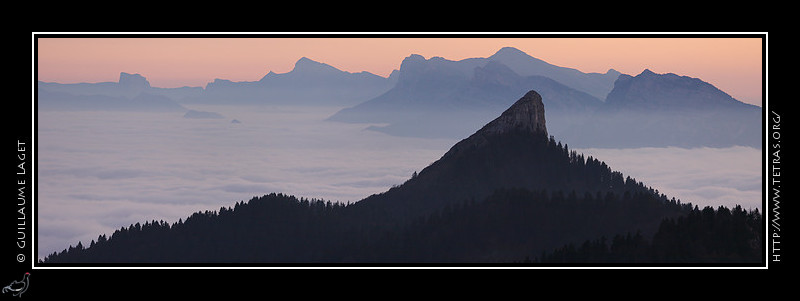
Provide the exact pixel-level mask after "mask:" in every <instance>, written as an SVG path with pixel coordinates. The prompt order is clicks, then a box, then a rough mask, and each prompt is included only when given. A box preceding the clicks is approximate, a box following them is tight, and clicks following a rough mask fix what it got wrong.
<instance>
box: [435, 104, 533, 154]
mask: <svg viewBox="0 0 800 301" xmlns="http://www.w3.org/2000/svg"><path fill="white" fill-rule="evenodd" d="M512 131H515V132H522V133H530V134H543V135H544V136H547V125H546V124H545V119H544V103H542V96H541V95H539V93H537V92H536V91H534V90H531V91H528V93H525V95H524V96H522V98H520V99H519V100H517V101H516V102H515V103H514V104H513V105H511V107H509V108H508V109H506V110H505V111H504V112H503V113H502V114H500V116H499V117H497V118H495V119H494V120H492V121H491V122H489V123H487V124H486V125H485V126H483V128H481V129H480V130H478V131H477V132H475V133H474V134H472V135H471V136H469V137H468V138H467V139H464V140H461V141H460V142H458V143H457V144H456V145H454V146H453V147H452V148H451V149H450V150H449V151H448V152H447V153H446V154H445V155H444V157H448V156H451V155H455V154H457V153H460V152H462V151H464V150H466V149H469V148H473V147H479V146H481V145H484V144H486V143H487V142H488V140H487V138H488V137H490V136H496V135H499V134H503V133H508V132H512Z"/></svg>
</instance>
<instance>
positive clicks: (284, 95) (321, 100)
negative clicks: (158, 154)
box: [184, 57, 394, 106]
mask: <svg viewBox="0 0 800 301" xmlns="http://www.w3.org/2000/svg"><path fill="white" fill-rule="evenodd" d="M393 84H394V78H392V77H391V76H390V77H389V78H384V77H381V76H378V75H375V74H372V73H369V72H366V71H364V72H359V73H350V72H346V71H341V70H339V69H336V68H334V67H333V66H330V65H328V64H324V63H319V62H316V61H313V60H311V59H309V58H306V57H303V58H301V59H299V60H298V61H297V62H296V63H295V66H294V68H293V69H292V70H291V71H289V72H287V73H274V72H272V71H270V72H269V73H267V75H265V76H264V77H262V78H261V79H260V80H258V81H253V82H234V81H229V80H223V79H216V80H214V82H211V83H209V84H208V85H206V88H205V89H204V90H203V93H200V94H199V95H196V96H193V97H187V98H186V99H184V101H185V102H187V103H203V104H250V105H253V104H255V105H287V104H288V105H326V106H351V105H356V104H358V103H361V102H363V101H366V100H368V99H370V98H372V97H375V96H377V95H380V94H381V93H383V92H385V91H386V90H388V89H389V88H391V86H392V85H393Z"/></svg>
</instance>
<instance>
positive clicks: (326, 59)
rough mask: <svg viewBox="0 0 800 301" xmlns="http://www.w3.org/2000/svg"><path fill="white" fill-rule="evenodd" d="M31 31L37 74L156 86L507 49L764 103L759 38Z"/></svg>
mask: <svg viewBox="0 0 800 301" xmlns="http://www.w3.org/2000/svg"><path fill="white" fill-rule="evenodd" d="M119 36H120V37H121V38H105V37H96V38H74V37H65V38H61V37H58V36H50V37H48V38H38V39H37V42H38V45H37V46H38V52H37V53H36V59H37V60H38V70H37V73H38V74H37V76H38V78H37V80H40V81H47V82H60V83H78V82H90V83H92V82H116V81H117V80H118V78H119V73H120V72H128V73H139V74H141V75H143V76H145V77H146V78H147V79H148V81H150V84H151V85H152V86H154V87H163V88H172V87H181V86H195V87H205V85H206V84H207V83H209V82H211V81H213V80H214V79H215V78H220V79H228V80H233V81H255V80H259V79H260V78H261V77H263V76H264V75H266V74H267V73H268V72H269V71H273V72H276V73H284V72H288V71H290V70H291V69H292V67H293V66H294V63H295V62H296V61H297V60H298V59H300V58H301V57H308V58H310V59H312V60H315V61H318V62H323V63H327V64H329V65H331V66H333V67H336V68H338V69H340V70H344V71H349V72H361V71H368V72H372V73H375V74H378V75H381V76H387V75H388V74H389V73H391V71H392V70H394V69H398V68H399V67H400V63H401V62H402V60H403V58H405V57H407V56H408V55H410V54H420V55H422V56H424V57H425V58H430V57H433V56H440V57H444V58H446V59H449V60H461V59H465V58H471V57H488V56H491V55H492V54H494V53H495V52H497V50H499V49H500V48H502V47H506V46H510V47H515V48H517V49H520V50H522V51H523V52H525V53H527V54H529V55H531V56H533V57H536V58H539V59H542V60H544V61H546V62H548V63H551V64H554V65H558V66H562V67H570V68H575V69H578V70H580V71H583V72H601V73H604V72H606V71H607V70H608V69H610V68H613V69H616V70H618V71H620V72H622V73H626V74H630V75H637V74H639V73H641V72H642V70H644V69H650V70H652V71H653V72H656V73H675V74H678V75H685V76H691V77H697V78H700V79H702V80H704V81H706V82H709V83H711V84H713V85H715V86H716V87H717V88H719V89H721V90H723V91H725V92H727V93H728V94H730V95H731V96H733V97H734V98H736V99H738V100H740V101H743V102H747V103H753V104H757V105H761V101H762V100H761V98H762V59H763V54H762V39H761V38H760V37H758V36H754V37H745V38H742V37H738V36H734V35H731V36H730V37H728V36H726V35H717V36H714V37H704V36H702V35H696V36H693V35H684V37H685V38H671V37H659V36H658V35H650V36H651V37H648V38H640V37H638V36H631V37H625V36H624V35H622V37H620V35H617V36H615V37H614V38H608V37H605V36H600V35H598V36H587V35H581V36H579V37H570V36H569V35H559V36H557V37H556V36H550V37H548V35H536V36H535V37H523V38H516V37H515V38H506V37H499V36H497V35H495V36H492V35H471V36H464V37H461V36H458V35H455V37H453V36H449V37H439V36H431V35H427V36H426V35H424V34H421V35H417V36H418V37H419V38H417V37H414V38H407V37H402V38H397V37H392V35H388V34H387V35H382V36H381V37H377V38H376V37H373V36H369V37H355V38H339V37H337V36H336V35H328V37H326V38H316V37H311V38H306V37H297V36H294V37H290V38H262V37H260V36H259V37H257V36H253V37H246V38H238V37H234V36H231V37H224V38H216V39H214V38H206V37H205V36H202V35H198V36H197V37H196V38H195V37H191V36H190V37H189V38H186V37H184V38H168V37H161V38H158V35H153V36H154V37H156V38H133V37H125V36H124V35H119Z"/></svg>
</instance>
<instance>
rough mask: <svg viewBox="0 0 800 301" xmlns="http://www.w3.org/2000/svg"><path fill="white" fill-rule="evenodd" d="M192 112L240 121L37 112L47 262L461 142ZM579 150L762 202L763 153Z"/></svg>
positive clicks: (314, 115)
mask: <svg viewBox="0 0 800 301" xmlns="http://www.w3.org/2000/svg"><path fill="white" fill-rule="evenodd" d="M192 109H198V110H203V111H210V112H217V113H220V114H221V115H223V116H226V118H230V119H237V120H239V121H241V123H231V120H230V119H187V118H182V114H180V113H116V112H38V116H37V119H38V120H37V122H38V133H37V135H38V137H37V151H38V153H37V158H36V160H37V164H38V173H37V175H36V180H37V186H38V191H37V195H36V196H37V202H38V203H37V208H38V216H37V219H38V224H37V229H36V231H37V246H38V249H39V254H38V256H39V257H42V256H45V255H47V254H50V253H52V252H54V251H60V250H63V249H64V248H66V247H68V246H69V245H75V244H77V242H78V241H82V243H83V244H84V245H88V243H89V241H91V240H92V239H97V236H98V235H100V234H103V233H105V234H106V235H110V234H111V233H113V231H114V230H116V229H119V228H120V227H122V226H128V225H130V224H135V223H137V222H140V223H143V222H145V221H150V220H164V221H167V222H170V223H172V222H176V221H177V220H178V219H179V218H183V219H185V218H186V217H187V216H189V215H190V214H191V213H193V212H195V211H204V210H217V209H219V208H220V207H222V206H226V207H227V206H232V205H233V204H234V203H235V202H238V201H241V200H245V201H246V200H248V199H250V198H251V197H253V196H259V195H263V194H267V193H271V192H282V193H286V194H292V195H296V196H298V197H306V198H318V199H325V200H330V201H339V202H355V201H358V200H360V199H362V198H364V197H366V196H368V195H370V194H373V193H380V192H383V191H386V190H387V189H388V188H390V187H391V186H392V185H398V184H401V183H403V182H404V181H406V180H407V179H408V178H410V176H411V174H412V173H413V172H414V171H420V170H421V169H422V168H424V167H425V166H428V165H429V164H430V163H432V162H433V161H435V160H437V159H439V158H440V157H441V156H442V155H443V154H444V153H445V152H446V151H447V150H448V149H449V148H450V146H452V145H453V144H454V143H455V142H457V141H455V140H448V139H420V138H399V137H392V136H388V135H385V134H381V133H378V132H375V131H368V130H364V129H365V128H366V127H367V126H368V125H353V124H340V123H332V122H325V121H323V120H324V119H325V118H326V117H328V116H330V115H331V114H333V113H334V112H336V111H337V110H338V109H339V108H312V107H295V108H287V107H266V108H243V107H224V106H202V107H200V106H198V107H193V108H192ZM578 151H579V152H583V153H585V154H587V155H592V156H595V157H597V158H599V159H601V160H603V161H605V162H606V163H607V164H609V165H610V166H611V167H612V168H613V169H615V170H619V171H622V172H623V173H624V174H625V175H630V176H631V177H634V178H636V179H637V180H639V181H643V182H645V184H647V185H650V186H652V187H654V188H656V189H658V190H659V191H661V192H663V193H665V194H667V195H668V196H675V197H676V198H680V199H681V200H682V201H684V202H692V203H695V204H698V205H700V206H703V205H705V204H709V205H714V206H718V205H731V204H734V203H735V204H742V205H743V206H744V207H745V208H757V207H760V204H761V201H760V200H761V198H760V195H761V159H760V158H761V151H760V150H756V149H751V148H744V147H741V148H737V147H734V148H726V149H710V148H701V149H679V148H645V149H622V150H612V149H586V150H578Z"/></svg>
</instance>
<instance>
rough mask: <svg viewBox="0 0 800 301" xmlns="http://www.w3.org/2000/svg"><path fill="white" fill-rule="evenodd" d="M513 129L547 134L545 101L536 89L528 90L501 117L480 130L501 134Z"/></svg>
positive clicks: (486, 132)
mask: <svg viewBox="0 0 800 301" xmlns="http://www.w3.org/2000/svg"><path fill="white" fill-rule="evenodd" d="M512 130H522V131H525V132H530V133H536V132H543V133H544V134H545V135H546V134H547V126H546V125H545V120H544V103H542V96H541V95H539V93H537V92H536V91H534V90H531V91H528V93H525V95H524V96H522V98H520V99H519V100H517V102H515V103H514V104H513V105H511V107H509V108H508V109H506V110H505V112H503V114H501V115H500V117H497V118H496V119H495V120H492V122H489V123H488V124H486V125H485V126H484V127H483V128H482V129H481V130H480V131H479V132H483V133H485V134H500V133H505V132H508V131H512Z"/></svg>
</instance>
